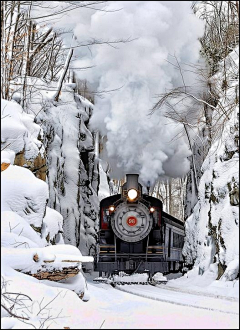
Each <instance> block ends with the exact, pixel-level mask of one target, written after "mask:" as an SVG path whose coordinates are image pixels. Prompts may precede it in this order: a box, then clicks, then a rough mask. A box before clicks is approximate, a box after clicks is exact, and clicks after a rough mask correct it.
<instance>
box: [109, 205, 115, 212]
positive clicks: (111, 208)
mask: <svg viewBox="0 0 240 330" xmlns="http://www.w3.org/2000/svg"><path fill="white" fill-rule="evenodd" d="M109 211H110V212H111V213H112V212H114V211H115V207H114V206H113V205H111V206H109Z"/></svg>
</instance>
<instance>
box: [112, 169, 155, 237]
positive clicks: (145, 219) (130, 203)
mask: <svg viewBox="0 0 240 330" xmlns="http://www.w3.org/2000/svg"><path fill="white" fill-rule="evenodd" d="M109 210H110V213H111V215H112V216H111V226H112V230H113V232H114V234H115V235H116V236H117V237H118V238H119V239H120V240H123V241H125V242H129V243H134V242H139V241H141V240H143V239H144V238H145V237H147V236H148V234H149V233H150V231H151V229H152V226H153V218H152V216H151V211H154V209H153V208H152V209H151V208H149V206H148V205H147V204H146V203H144V202H143V199H142V186H141V185H140V184H139V183H138V174H127V181H126V183H125V184H124V185H123V187H122V193H121V202H119V203H118V204H116V206H115V205H112V206H111V207H110V208H109Z"/></svg>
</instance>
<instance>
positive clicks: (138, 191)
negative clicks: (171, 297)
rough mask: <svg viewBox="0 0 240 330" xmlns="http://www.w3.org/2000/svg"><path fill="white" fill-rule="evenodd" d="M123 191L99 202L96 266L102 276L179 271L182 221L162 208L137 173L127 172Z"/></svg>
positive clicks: (182, 240) (181, 259)
mask: <svg viewBox="0 0 240 330" xmlns="http://www.w3.org/2000/svg"><path fill="white" fill-rule="evenodd" d="M126 178H127V180H126V182H125V183H124V184H123V186H122V187H121V194H117V195H112V196H109V197H107V198H104V199H103V200H102V201H101V202H100V228H99V234H98V235H99V236H98V251H97V256H96V258H95V263H94V268H95V271H98V272H99V275H100V276H102V274H103V273H104V274H105V275H106V276H107V275H111V274H117V273H118V272H125V273H126V274H134V273H144V272H148V273H149V275H150V276H153V275H154V274H155V273H157V272H161V273H163V274H166V273H169V272H173V271H178V270H180V269H181V267H182V265H183V257H182V247H183V243H184V225H183V222H182V221H180V220H178V219H176V218H174V217H173V216H171V215H169V214H167V213H165V212H163V205H162V202H161V201H160V200H159V199H157V198H154V197H152V196H149V195H148V194H143V192H142V185H141V184H140V183H139V181H138V174H127V175H126Z"/></svg>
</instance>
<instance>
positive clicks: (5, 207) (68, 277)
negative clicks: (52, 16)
mask: <svg viewBox="0 0 240 330" xmlns="http://www.w3.org/2000/svg"><path fill="white" fill-rule="evenodd" d="M1 118H2V150H3V151H2V155H1V156H2V157H1V189H2V195H1V211H2V212H1V229H2V230H1V233H2V237H1V242H2V262H1V266H2V270H1V276H2V302H1V303H2V328H3V329H9V328H12V329H23V328H47V327H50V328H55V329H56V328H58V329H60V328H64V326H69V325H68V323H66V322H68V321H67V319H65V320H64V324H63V323H62V321H61V317H62V316H64V317H66V316H70V318H69V323H71V316H72V314H71V313H69V310H68V308H69V306H78V309H79V311H81V308H82V304H83V302H82V300H88V293H87V289H86V282H85V279H84V277H83V275H82V273H81V264H82V262H92V257H83V256H82V255H81V253H80V251H79V250H78V249H77V248H76V247H73V246H70V245H65V244H64V243H63V238H62V232H63V229H62V225H63V219H62V216H61V215H60V214H59V213H58V212H56V211H55V210H52V209H51V208H48V207H46V205H47V200H48V198H49V192H48V185H47V184H46V183H45V182H44V181H42V180H40V179H38V178H36V177H35V176H34V174H33V173H32V172H31V171H30V170H29V169H27V168H24V167H20V166H16V165H14V162H15V160H16V155H17V154H19V153H20V152H23V153H24V158H25V161H26V164H25V167H28V165H29V166H30V164H31V163H33V162H34V159H36V157H38V155H39V154H41V156H42V157H43V155H44V147H43V145H42V143H41V142H40V141H39V140H38V139H37V137H38V136H39V135H41V133H42V132H41V129H40V127H39V126H38V125H37V124H35V123H34V122H33V119H34V118H33V116H31V115H28V114H26V113H24V112H23V111H22V108H21V107H20V106H19V105H18V104H17V103H16V102H14V101H13V102H7V101H3V102H2V113H1ZM52 242H54V243H55V244H56V245H54V246H53V245H51V244H52ZM70 290H72V291H75V292H72V291H70ZM79 297H80V298H81V299H82V300H81V299H79ZM80 314H81V312H80Z"/></svg>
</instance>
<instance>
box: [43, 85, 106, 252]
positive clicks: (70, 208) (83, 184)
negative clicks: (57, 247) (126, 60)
mask: <svg viewBox="0 0 240 330" xmlns="http://www.w3.org/2000/svg"><path fill="white" fill-rule="evenodd" d="M55 105H56V106H53V105H52V104H50V105H49V106H48V107H47V109H46V110H45V111H44V112H41V113H40V115H39V116H38V118H37V120H38V122H41V123H42V128H43V131H44V145H45V147H46V159H47V168H48V171H47V182H48V184H49V202H48V205H49V207H51V208H53V209H55V210H57V211H58V212H59V213H61V214H62V216H63V237H64V241H65V243H67V244H72V245H74V246H76V247H78V248H79V249H80V251H81V252H82V253H83V254H84V255H90V254H93V253H94V252H95V245H96V237H97V235H96V232H97V225H98V223H97V222H98V204H99V201H98V197H97V192H98V186H99V169H98V161H97V160H96V159H95V153H94V134H93V133H92V132H91V131H90V130H89V128H88V124H89V119H90V117H91V113H92V111H93V105H92V104H91V103H90V102H89V101H87V100H86V99H84V98H82V97H81V96H79V95H76V94H74V92H73V91H72V90H71V89H70V88H68V87H66V89H65V90H63V92H62V94H61V99H60V100H59V102H58V103H56V104H55Z"/></svg>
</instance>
